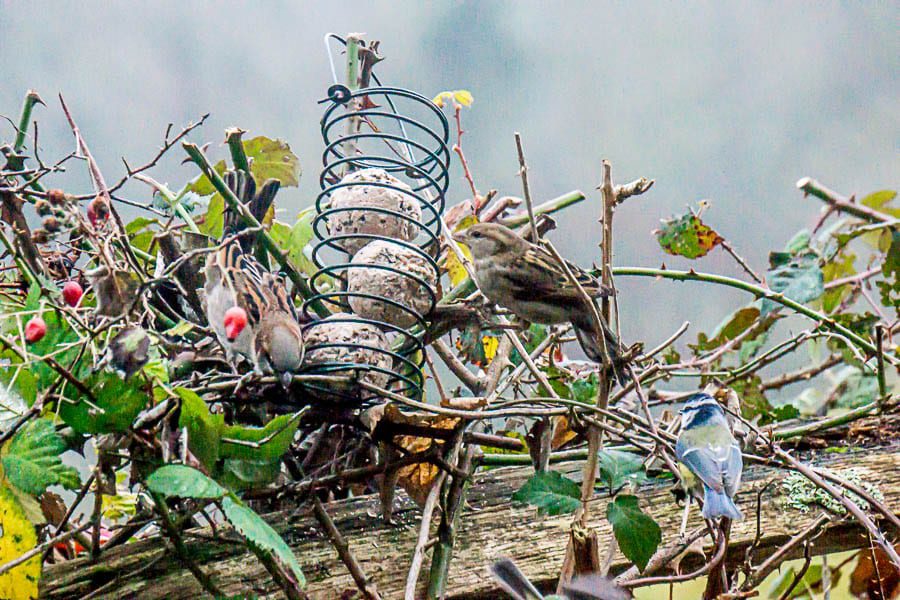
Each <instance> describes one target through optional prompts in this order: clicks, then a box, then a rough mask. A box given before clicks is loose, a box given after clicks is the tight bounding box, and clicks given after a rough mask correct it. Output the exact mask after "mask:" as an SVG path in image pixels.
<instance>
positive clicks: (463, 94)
mask: <svg viewBox="0 0 900 600" xmlns="http://www.w3.org/2000/svg"><path fill="white" fill-rule="evenodd" d="M453 99H454V100H456V101H457V102H459V103H460V104H462V105H463V106H472V102H474V101H475V98H473V97H472V92H470V91H469V90H456V91H455V92H453Z"/></svg>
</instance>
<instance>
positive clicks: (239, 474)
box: [216, 458, 281, 491]
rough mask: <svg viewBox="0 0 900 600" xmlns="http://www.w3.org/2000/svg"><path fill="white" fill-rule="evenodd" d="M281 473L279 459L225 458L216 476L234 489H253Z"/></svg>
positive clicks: (273, 479) (269, 481) (271, 480)
mask: <svg viewBox="0 0 900 600" xmlns="http://www.w3.org/2000/svg"><path fill="white" fill-rule="evenodd" d="M280 473H281V460H280V459H274V460H265V459H263V460H244V459H239V458H227V459H225V460H224V461H222V468H221V470H220V472H219V473H218V474H217V475H216V478H217V479H218V480H219V481H221V482H222V483H223V484H224V485H226V486H228V487H229V489H232V490H235V491H246V490H255V489H259V488H262V487H265V486H267V485H269V484H270V483H272V482H273V481H275V479H277V478H278V475H279V474H280Z"/></svg>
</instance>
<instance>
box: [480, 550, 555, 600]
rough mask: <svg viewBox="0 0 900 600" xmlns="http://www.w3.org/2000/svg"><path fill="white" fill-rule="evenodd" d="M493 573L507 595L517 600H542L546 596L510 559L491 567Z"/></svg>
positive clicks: (501, 560) (502, 560)
mask: <svg viewBox="0 0 900 600" xmlns="http://www.w3.org/2000/svg"><path fill="white" fill-rule="evenodd" d="M491 573H492V574H493V575H494V579H495V580H496V581H497V583H499V584H500V587H502V588H503V589H504V590H505V591H506V593H508V594H509V595H510V596H512V597H513V598H515V599H516V600H541V599H542V598H543V597H544V596H543V594H541V593H540V592H539V591H538V590H537V588H535V587H534V585H533V584H532V583H531V582H530V581H528V578H527V577H525V574H524V573H522V571H520V570H519V567H517V566H516V564H515V563H514V562H513V561H511V560H510V559H508V558H501V559H500V560H498V561H497V562H495V563H494V564H493V565H491Z"/></svg>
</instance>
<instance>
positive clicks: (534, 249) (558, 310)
mask: <svg viewBox="0 0 900 600" xmlns="http://www.w3.org/2000/svg"><path fill="white" fill-rule="evenodd" d="M453 239H455V240H456V241H457V242H460V243H462V244H465V245H466V246H468V247H469V250H471V252H472V259H473V263H474V265H475V279H476V283H477V284H478V288H479V289H480V290H481V292H482V294H484V295H485V297H486V298H487V299H488V300H489V301H490V302H492V303H494V304H498V305H500V306H502V307H504V308H507V309H509V310H510V311H511V312H513V313H514V314H515V315H517V316H518V317H520V318H522V319H524V320H526V321H531V322H534V323H542V324H545V325H554V324H557V323H565V322H571V323H572V327H573V329H574V331H575V335H576V337H577V338H578V342H579V343H580V344H581V348H582V349H583V350H584V353H585V354H587V356H588V358H590V359H591V360H592V361H594V362H598V363H601V364H605V365H611V366H612V367H613V371H614V373H615V375H616V379H617V380H618V381H619V384H620V385H624V382H625V372H624V367H625V365H624V362H623V359H622V357H621V353H622V347H621V345H620V343H619V339H618V338H617V337H616V334H615V333H614V332H613V331H612V329H610V328H609V325H608V324H607V323H605V322H604V321H603V319H602V317H601V322H600V327H601V329H602V330H603V337H602V338H601V337H600V336H599V335H597V333H596V332H595V327H594V316H593V311H592V310H591V309H590V307H588V306H586V304H585V299H584V297H583V296H582V295H581V293H580V292H579V290H578V288H577V287H575V285H573V283H572V282H571V280H570V279H569V277H568V276H567V274H566V273H565V271H564V270H563V269H562V268H561V267H560V265H559V263H558V262H557V261H556V259H555V258H554V257H553V255H552V254H550V253H549V252H548V251H547V250H545V249H544V248H542V247H540V246H538V245H536V244H532V243H531V242H529V241H527V240H525V239H523V238H522V237H520V236H519V235H517V234H516V232H514V231H513V230H511V229H509V228H508V227H504V226H503V225H498V224H496V223H477V224H475V225H472V226H471V227H469V228H468V229H465V230H463V231H461V232H458V233H456V234H454V236H453ZM566 265H567V266H568V267H569V270H570V271H571V273H572V275H573V276H574V277H575V278H576V279H577V280H578V283H579V284H580V285H581V287H582V288H583V289H584V291H585V292H586V293H587V294H588V296H590V298H591V299H592V301H595V300H596V299H597V298H603V297H606V296H609V294H610V293H611V292H610V290H609V289H608V288H606V287H604V286H603V285H602V284H601V283H600V282H599V281H597V279H596V278H595V277H593V276H592V275H590V274H589V273H587V272H586V271H584V270H583V269H581V268H579V267H577V266H575V265H573V264H571V263H569V262H566Z"/></svg>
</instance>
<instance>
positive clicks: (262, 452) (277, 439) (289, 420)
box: [219, 413, 301, 461]
mask: <svg viewBox="0 0 900 600" xmlns="http://www.w3.org/2000/svg"><path fill="white" fill-rule="evenodd" d="M300 415H301V413H296V414H293V415H279V416H277V417H275V418H274V419H272V420H271V421H269V422H268V423H266V426H265V427H248V426H243V425H226V426H225V428H224V429H223V430H222V440H221V445H220V446H219V455H220V456H221V457H222V458H243V459H247V460H269V461H271V460H275V461H277V460H279V459H280V458H281V457H282V456H284V453H285V452H287V451H288V448H290V447H291V442H293V440H294V434H295V433H296V432H297V426H298V425H299V424H300V418H299V417H300ZM229 440H236V441H241V442H250V443H254V444H259V447H256V448H254V447H253V446H247V445H244V444H235V443H230V442H229ZM263 440H267V441H265V442H263Z"/></svg>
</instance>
